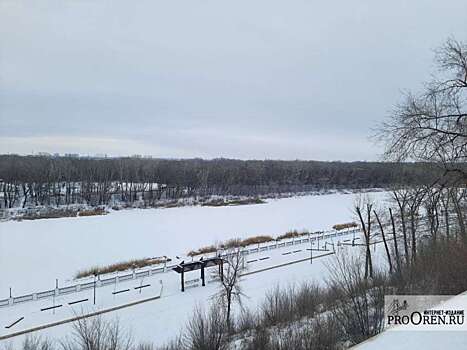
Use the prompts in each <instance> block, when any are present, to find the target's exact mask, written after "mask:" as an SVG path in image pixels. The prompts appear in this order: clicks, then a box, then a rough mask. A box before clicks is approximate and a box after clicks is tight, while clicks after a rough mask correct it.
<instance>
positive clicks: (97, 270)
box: [75, 258, 170, 278]
mask: <svg viewBox="0 0 467 350" xmlns="http://www.w3.org/2000/svg"><path fill="white" fill-rule="evenodd" d="M166 261H167V262H168V261H170V259H167V260H166V259H165V258H143V259H133V260H129V261H121V262H118V263H115V264H111V265H107V266H94V267H91V268H89V269H85V270H82V271H78V273H77V274H76V276H75V277H76V278H83V277H88V276H92V275H103V274H106V273H111V272H117V271H126V270H130V269H137V268H141V267H145V266H150V265H156V264H162V263H164V262H166Z"/></svg>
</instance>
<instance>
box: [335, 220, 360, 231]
mask: <svg viewBox="0 0 467 350" xmlns="http://www.w3.org/2000/svg"><path fill="white" fill-rule="evenodd" d="M354 227H358V225H357V223H355V222H346V223H345V224H336V225H334V226H333V227H332V228H333V229H334V230H337V231H340V230H344V229H346V228H354Z"/></svg>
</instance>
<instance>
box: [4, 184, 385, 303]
mask: <svg viewBox="0 0 467 350" xmlns="http://www.w3.org/2000/svg"><path fill="white" fill-rule="evenodd" d="M370 195H371V196H372V197H375V198H382V197H383V196H384V195H385V194H384V193H383V192H376V193H371V194H370ZM355 197H356V195H354V194H331V195H322V196H304V197H295V198H285V199H277V200H268V202H267V203H266V204H259V205H245V206H237V207H182V208H171V209H134V210H122V211H117V212H112V213H110V214H109V215H106V216H94V217H82V218H61V219H45V220H34V221H23V222H14V221H10V222H3V223H0V299H3V298H6V297H8V293H9V288H10V287H12V290H13V294H14V295H22V294H26V293H31V292H36V291H41V290H47V289H51V288H54V287H55V280H56V279H59V284H60V285H61V286H62V285H64V284H66V283H67V281H68V280H70V279H71V278H72V277H73V276H74V274H75V273H76V272H77V271H78V270H81V269H84V268H87V267H91V266H95V265H106V264H111V263H115V262H118V261H121V260H129V259H134V258H143V257H153V256H162V255H167V256H170V257H174V256H176V255H184V254H186V253H187V252H188V251H189V250H191V249H196V248H199V247H200V246H203V245H210V244H212V243H214V242H216V241H223V240H226V239H229V238H233V237H248V236H254V235H259V234H266V235H272V236H274V235H278V234H282V233H285V232H286V231H288V230H291V229H308V230H311V231H316V230H325V229H329V228H330V227H331V226H332V225H334V224H336V223H342V222H347V221H350V220H353V219H354V218H353V214H352V204H353V202H354V200H355Z"/></svg>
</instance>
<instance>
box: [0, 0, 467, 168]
mask: <svg viewBox="0 0 467 350" xmlns="http://www.w3.org/2000/svg"><path fill="white" fill-rule="evenodd" d="M466 16H467V1H466V0H443V1H441V0H431V1H430V0H405V1H402V0H392V1H374V0H368V1H358V0H355V1H348V0H341V1H322V0H320V1H313V0H303V1H295V0H288V1H283V0H282V1H274V0H264V1H263V0H261V1H258V0H245V1H241V0H240V1H239V0H236V1H220V0H212V1H209V0H189V1H188V0H187V1H178V0H170V1H168V0H165V1H155V0H138V1H130V0H108V1H104V0H73V1H72V0H55V1H52V0H40V1H32V0H31V1H21V0H0V153H10V152H12V153H32V152H40V151H45V152H60V153H65V152H68V153H82V154H95V153H106V154H109V155H131V154H147V155H153V156H156V157H177V158H178V157H206V158H214V157H232V158H241V159H249V158H256V159H264V158H268V159H279V158H281V159H297V158H298V159H317V160H374V159H378V155H379V153H380V152H381V151H380V149H379V148H378V147H377V146H375V145H374V144H373V143H372V141H371V139H370V137H369V136H370V135H371V133H372V132H371V128H372V127H373V126H375V124H376V123H377V122H378V121H380V120H382V119H383V118H384V117H385V116H386V115H387V114H388V113H389V111H390V110H391V108H392V106H393V105H394V104H395V103H396V102H397V101H398V99H399V96H400V93H401V91H402V90H404V89H414V90H417V89H419V88H420V87H421V83H422V82H423V81H424V80H427V79H428V78H429V76H430V73H431V72H433V68H434V67H433V49H434V48H436V46H438V45H439V44H440V43H442V42H443V41H444V40H445V39H446V38H447V37H449V36H453V37H455V38H457V39H459V40H467V20H466Z"/></svg>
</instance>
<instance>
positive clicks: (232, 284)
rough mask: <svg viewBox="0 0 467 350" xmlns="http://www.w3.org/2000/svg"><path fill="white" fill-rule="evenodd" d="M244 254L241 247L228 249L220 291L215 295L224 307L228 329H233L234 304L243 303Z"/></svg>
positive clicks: (221, 273) (221, 272)
mask: <svg viewBox="0 0 467 350" xmlns="http://www.w3.org/2000/svg"><path fill="white" fill-rule="evenodd" d="M243 259H244V258H243V255H242V253H241V249H240V248H231V249H229V250H228V251H227V255H226V257H225V258H224V262H225V263H224V264H223V268H222V270H220V271H219V273H220V276H219V277H220V282H219V285H220V286H219V291H218V292H217V294H216V295H215V297H216V299H217V300H218V301H219V302H220V304H221V305H222V306H223V308H224V312H225V322H226V324H227V327H228V329H231V313H232V305H233V303H234V302H237V303H238V304H240V305H241V298H242V296H243V293H242V289H241V286H240V281H241V276H240V275H241V272H242V270H243V266H244V264H243Z"/></svg>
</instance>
